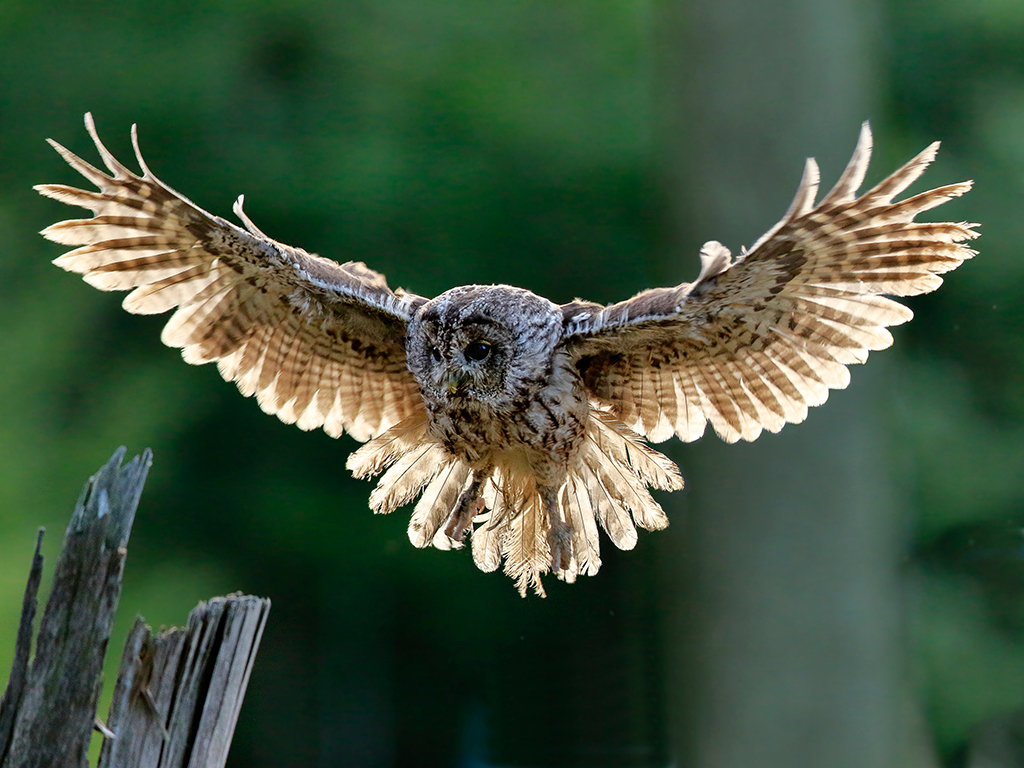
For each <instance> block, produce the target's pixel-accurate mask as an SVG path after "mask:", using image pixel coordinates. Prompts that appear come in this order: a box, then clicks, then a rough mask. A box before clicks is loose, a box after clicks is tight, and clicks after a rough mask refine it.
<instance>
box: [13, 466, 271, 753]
mask: <svg viewBox="0 0 1024 768" xmlns="http://www.w3.org/2000/svg"><path fill="white" fill-rule="evenodd" d="M124 455H125V450H124V448H119V449H118V450H117V451H115V452H114V455H113V456H112V457H111V459H110V461H109V462H107V464H106V465H104V466H103V467H102V468H101V469H100V470H99V472H97V473H96V475H94V476H93V477H92V478H90V479H89V482H87V483H86V484H85V487H84V488H83V489H82V494H81V496H80V497H79V499H78V504H77V505H76V507H75V511H74V513H73V514H72V516H71V522H70V524H69V525H68V528H67V532H66V533H65V535H64V546H63V549H62V551H61V554H60V556H59V558H58V560H57V567H56V570H55V574H54V580H53V587H52V589H51V592H50V596H49V599H48V601H47V605H46V610H45V612H44V614H43V618H42V621H41V622H40V626H39V634H38V637H37V638H36V648H35V655H34V657H33V656H32V624H33V621H34V619H35V614H36V596H37V593H38V590H39V583H40V580H41V577H42V571H43V557H42V555H41V554H40V550H41V545H42V538H43V532H42V531H40V532H39V538H38V541H37V543H36V551H35V556H34V557H33V560H32V566H31V569H30V573H29V578H28V585H27V587H26V590H25V597H24V601H23V605H22V612H21V621H20V624H19V628H18V635H17V644H16V646H15V653H14V661H13V664H12V667H11V676H10V680H9V682H8V686H7V690H6V692H5V693H4V696H3V699H2V700H0V768H43V767H44V766H55V765H59V766H69V767H71V766H81V767H82V768H84V766H86V765H87V754H88V749H89V743H90V739H91V737H92V733H93V730H94V729H95V730H97V731H99V732H100V733H102V734H103V736H104V743H103V747H102V750H101V754H100V760H99V764H98V765H99V767H100V768H127V767H128V766H133V767H134V766H139V765H145V766H147V768H149V767H150V766H151V767H152V768H171V767H172V766H173V767H174V768H178V767H179V766H180V767H181V768H185V766H203V767H204V768H218V767H220V766H223V765H224V763H225V761H226V760H227V754H228V748H229V747H230V745H231V737H232V734H233V733H234V728H235V723H236V722H237V720H238V712H239V709H240V708H241V704H242V698H243V697H244V695H245V688H246V685H247V683H248V681H249V673H250V672H251V670H252V666H253V662H254V660H255V658H256V652H257V650H258V648H259V643H260V638H261V636H262V634H263V627H264V626H265V624H266V621H267V614H268V612H269V610H270V601H269V600H267V599H265V598H258V597H251V596H247V595H229V596H227V597H218V598H214V599H213V600H211V601H209V602H208V603H200V605H199V606H197V607H196V608H195V609H194V610H193V611H192V612H191V613H190V614H189V618H188V625H187V627H185V628H184V629H180V628H174V629H170V630H165V631H162V632H160V633H159V634H157V635H156V636H153V635H152V633H151V631H150V629H149V627H147V626H146V625H145V623H144V622H143V621H142V619H137V620H136V622H135V626H134V627H133V628H132V631H131V633H130V634H129V637H128V642H127V644H126V647H125V653H124V656H123V658H122V660H121V667H120V672H119V674H118V679H117V684H116V687H115V689H114V697H113V701H112V703H111V708H110V714H109V717H108V719H107V722H106V723H103V722H102V721H100V719H99V718H98V717H97V716H96V705H97V700H98V698H99V694H100V689H101V687H102V671H103V658H104V656H105V654H106V648H107V642H108V640H109V639H110V631H111V627H112V626H113V621H114V614H115V613H116V611H117V604H118V600H119V599H120V596H121V579H122V576H123V574H124V565H125V559H126V557H127V545H128V537H129V536H130V534H131V527H132V522H133V521H134V518H135V509H136V507H137V505H138V502H139V497H140V495H141V493H142V486H143V484H144V482H145V479H146V474H147V472H148V470H149V466H150V464H151V462H152V454H151V453H150V452H149V451H148V450H147V451H145V452H144V453H143V454H142V456H137V457H135V458H134V459H132V461H130V462H129V463H128V464H126V465H125V466H123V467H122V466H121V461H122V460H123V458H124Z"/></svg>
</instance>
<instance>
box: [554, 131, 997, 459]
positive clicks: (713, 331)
mask: <svg viewBox="0 0 1024 768" xmlns="http://www.w3.org/2000/svg"><path fill="white" fill-rule="evenodd" d="M937 151H938V143H937V142H936V143H934V144H931V145H930V146H928V147H927V148H926V149H925V150H924V151H923V152H921V153H920V154H918V155H917V156H916V157H914V158H913V159H911V160H910V162H908V163H906V164H905V165H904V166H903V167H901V168H900V169H899V170H897V171H896V172H895V173H893V174H891V175H890V176H888V177H887V178H885V179H883V180H882V181H881V182H880V183H878V184H877V185H875V186H874V187H872V188H871V189H870V190H868V191H867V192H865V193H864V194H863V195H861V196H860V197H858V196H857V189H858V188H859V187H860V185H861V184H862V183H863V181H864V176H865V173H866V171H867V165H868V161H869V159H870V156H871V131H870V129H869V127H868V125H867V124H866V123H865V124H864V125H863V126H862V128H861V133H860V138H859V140H858V142H857V148H856V149H855V150H854V154H853V157H852V158H851V160H850V163H849V164H848V165H847V167H846V169H845V170H844V171H843V173H842V175H841V176H840V177H839V180H838V181H837V182H836V185H835V186H834V187H833V188H832V189H831V191H829V192H828V194H826V195H825V197H824V198H823V199H822V200H821V202H820V203H818V204H817V205H815V203H814V198H815V195H816V192H817V189H818V176H819V174H818V168H817V165H816V164H815V163H814V161H813V160H808V162H807V164H806V166H805V168H804V173H803V177H802V178H801V180H800V184H799V186H798V188H797V193H796V195H795V196H794V198H793V202H792V203H791V204H790V206H789V209H788V210H787V211H786V213H785V215H784V216H783V217H782V220H781V221H779V223H778V224H776V225H775V226H774V227H772V228H771V229H770V230H768V232H766V233H765V234H764V235H762V236H761V237H760V238H759V239H758V240H757V241H756V242H755V243H754V245H753V246H752V247H751V249H750V250H749V251H743V252H742V253H741V254H740V256H739V257H738V258H737V259H736V260H735V261H731V260H730V258H731V257H730V255H729V251H728V250H727V249H726V248H725V247H724V246H723V245H721V244H720V243H716V242H709V243H707V244H705V246H704V247H703V248H702V249H701V272H700V275H699V276H698V278H697V280H696V281H695V282H693V283H683V284H681V285H678V286H675V287H674V288H655V289H652V290H648V291H644V292H643V293H641V294H638V295H637V296H634V297H633V298H632V299H629V300H627V301H624V302H620V303H618V304H612V305H610V306H607V307H603V308H602V307H600V306H598V305H595V304H591V303H588V302H584V301H579V300H577V301H575V302H572V303H571V304H567V305H564V306H563V307H562V310H563V317H564V320H565V336H564V339H565V342H564V343H565V344H566V346H567V348H568V349H569V350H570V351H571V353H572V354H573V356H574V359H575V361H576V364H577V367H578V369H579V371H580V374H581V377H582V379H583V381H584V384H585V385H586V386H587V388H588V390H589V392H590V394H591V396H592V397H593V398H594V401H595V402H596V404H597V406H598V407H599V408H601V409H602V410H604V411H606V412H608V413H610V414H611V415H613V416H615V417H617V418H619V419H621V420H622V421H623V422H625V424H626V425H627V426H628V427H630V428H631V429H633V430H635V431H637V432H639V433H641V434H642V435H645V436H647V437H648V438H649V439H651V440H655V441H660V440H665V439H667V438H668V437H669V436H671V435H672V434H673V433H674V434H676V435H678V436H679V437H680V438H681V439H683V440H688V441H689V440H695V439H697V438H698V437H700V436H701V435H702V434H703V432H704V429H705V426H706V424H707V423H708V422H710V423H711V425H712V426H713V427H714V428H715V431H716V432H717V433H718V434H719V435H720V436H721V437H722V438H723V439H725V440H727V441H729V442H733V441H735V440H739V439H743V440H753V439H755V438H756V437H757V436H758V435H759V434H760V433H761V431H762V430H769V431H771V432H777V431H778V430H779V429H781V428H782V426H783V425H784V424H785V423H787V422H798V421H802V420H803V419H804V418H805V417H806V415H807V407H808V406H814V405H820V404H821V403H823V402H825V400H826V399H827V397H828V392H829V390H830V389H841V388H843V387H845V386H846V385H847V384H848V383H849V371H848V369H847V366H848V365H852V364H854V363H863V362H864V361H865V360H866V359H867V356H868V353H869V352H870V351H873V350H878V349H885V348H887V347H889V346H890V345H891V344H892V340H893V339H892V334H891V333H890V332H889V331H888V330H887V328H888V326H892V325H899V324H900V323H904V322H906V321H908V320H909V319H910V318H911V317H912V316H913V314H912V313H911V311H910V310H909V309H907V308H906V307H904V306H903V305H902V304H899V303H897V302H895V301H893V300H892V299H889V298H886V297H885V296H883V295H882V294H887V295H892V296H912V295H916V294H919V293H926V292H928V291H933V290H935V289H936V288H937V287H938V286H939V285H941V283H942V278H941V277H940V275H942V274H944V273H946V272H949V271H950V270H952V269H955V268H956V267H958V266H959V265H960V264H962V263H963V262H964V261H965V260H966V259H969V258H971V257H972V256H974V255H975V251H974V250H972V249H971V248H969V247H968V246H967V245H966V243H967V242H968V241H970V240H972V239H973V238H975V237H976V236H977V232H976V231H975V230H974V227H976V226H977V225H976V224H968V223H964V222H959V223H957V222H937V223H932V222H917V221H915V217H916V216H917V215H919V214H921V213H923V212H924V211H928V210H930V209H932V208H935V207H937V206H939V205H942V204H943V203H945V202H947V201H948V200H950V199H952V198H954V197H959V196H960V195H962V194H964V193H965V192H967V191H968V190H969V189H970V187H971V182H963V183H959V184H948V185H945V186H942V187H937V188H936V189H932V190H929V191H926V192H922V193H920V194H917V195H913V196H911V197H908V198H906V199H904V200H901V201H896V202H894V201H893V199H894V198H895V197H896V196H897V195H899V194H900V193H902V192H903V191H904V190H906V189H907V188H908V187H909V186H910V185H911V184H912V183H913V182H914V181H916V180H917V179H918V178H919V177H920V176H921V174H922V173H923V172H924V171H925V169H926V168H927V167H928V164H929V163H931V161H932V160H934V159H935V155H936V152H937ZM668 382H672V385H671V386H669V384H668Z"/></svg>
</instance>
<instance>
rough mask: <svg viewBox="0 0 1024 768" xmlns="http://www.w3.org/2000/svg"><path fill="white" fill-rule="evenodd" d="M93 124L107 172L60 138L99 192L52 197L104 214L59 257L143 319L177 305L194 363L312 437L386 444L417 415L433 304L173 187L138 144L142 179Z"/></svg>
mask: <svg viewBox="0 0 1024 768" xmlns="http://www.w3.org/2000/svg"><path fill="white" fill-rule="evenodd" d="M85 124H86V129H87V130H88V132H89V135H90V136H91V137H92V140H93V143H94V144H95V145H96V150H97V152H98V153H99V155H100V158H101V159H102V161H103V164H104V165H105V166H106V168H107V171H108V172H107V173H105V172H103V171H101V170H99V169H98V168H96V167H95V166H93V165H91V164H89V163H88V162H86V161H85V160H83V159H81V158H80V157H78V156H77V155H75V154H74V153H72V152H70V151H69V150H67V149H65V148H64V147H62V146H61V145H59V144H57V143H56V142H53V141H51V142H50V144H51V145H52V146H53V147H54V149H56V150H57V152H59V153H60V155H61V157H63V158H64V159H65V160H66V161H67V163H68V164H69V165H70V166H71V167H72V168H74V169H75V170H76V171H78V172H79V173H80V174H82V176H84V177H85V178H86V179H87V180H88V181H90V182H91V183H93V184H95V185H96V186H97V187H98V188H99V192H91V191H87V190H81V189H76V188H74V187H70V186H66V185H63V184H44V185H40V186H38V187H36V189H37V190H38V191H39V192H40V193H41V194H43V195H45V196H47V197H51V198H53V199H55V200H58V201H60V202H63V203H67V204H69V205H75V206H80V207H83V208H87V209H89V210H91V211H92V213H93V217H92V218H87V219H69V220H67V221H62V222H58V223H56V224H54V225H52V226H50V227H48V228H47V229H45V230H44V231H43V234H44V235H45V236H46V237H47V238H49V239H50V240H53V241H55V242H57V243H61V244H63V245H69V246H78V247H77V248H74V249H73V250H71V251H69V252H67V253H65V254H64V255H63V256H60V257H58V258H57V259H56V260H55V262H54V263H55V264H57V265H58V266H59V267H61V268H63V269H66V270H68V271H70V272H77V273H79V274H81V275H82V276H83V278H84V279H85V281H86V282H88V283H90V284H91V285H93V286H95V287H96V288H99V289H100V290H104V291H124V290H129V291H131V293H129V294H128V296H127V297H126V298H125V300H124V304H123V306H124V308H125V309H126V310H127V311H129V312H132V313H135V314H157V313H162V312H167V311H169V310H172V309H173V310H175V311H174V314H173V315H171V318H170V319H169V320H168V322H167V325H166V326H165V327H164V330H163V333H162V335H161V339H162V340H163V342H164V343H165V344H167V345H168V346H171V347H178V348H181V350H182V356H183V357H184V359H185V360H186V361H187V362H189V363H194V364H201V363H210V362H216V363H217V367H218V370H219V371H220V373H221V375H222V376H223V377H224V378H225V379H227V380H229V381H234V382H235V383H236V384H237V385H238V388H239V390H240V391H241V392H242V393H243V394H245V395H256V397H257V400H258V401H259V404H260V407H261V408H263V409H264V410H265V411H267V412H268V413H276V414H277V415H278V416H279V417H280V418H281V419H283V420H284V421H286V422H296V423H298V424H299V426H301V427H302V428H303V429H313V428H316V427H323V428H324V430H325V431H327V432H328V434H331V435H333V436H338V435H340V434H342V433H343V432H345V431H347V432H350V433H351V434H352V435H353V436H354V437H356V438H357V439H360V440H366V439H368V438H371V437H374V436H376V435H378V434H380V433H382V432H384V431H386V430H387V429H389V428H390V427H391V426H393V425H394V424H396V423H398V422H399V421H401V420H402V419H404V418H406V417H408V416H410V415H411V414H413V413H414V412H416V411H418V410H422V408H423V406H422V402H421V399H420V395H419V389H418V387H417V385H416V382H415V380H414V379H413V378H412V374H411V373H410V372H409V371H408V369H407V368H406V365H405V346H404V337H405V331H406V327H407V325H408V322H409V320H410V319H411V317H412V315H413V313H414V312H415V310H416V308H417V307H418V306H419V305H420V304H422V303H423V302H424V301H425V299H423V298H421V297H418V296H414V295H412V294H407V293H404V292H402V291H399V292H394V291H392V290H391V289H390V288H388V286H387V283H386V282H385V280H384V278H383V276H381V275H380V274H378V273H376V272H374V271H373V270H371V269H369V268H367V267H366V266H365V265H363V264H361V263H358V262H348V263H346V264H337V263H335V262H333V261H330V260H328V259H323V258H321V257H319V256H315V255H313V254H309V253H306V252H305V251H303V250H301V249H298V248H292V247H290V246H287V245H284V244H282V243H278V242H276V241H274V240H271V239H270V238H268V237H266V235H264V234H263V233H262V232H260V230H259V229H257V228H256V226H255V225H254V224H253V223H252V221H250V220H249V218H248V216H246V215H245V214H244V212H243V211H242V208H241V202H242V200H241V198H239V201H238V202H237V203H236V204H235V208H234V210H235V212H236V214H237V215H238V216H239V218H240V219H241V220H242V223H243V224H244V225H245V227H246V228H245V229H243V228H241V227H237V226H235V225H234V224H231V223H230V222H228V221H226V220H224V219H222V218H220V217H217V216H213V215H211V214H209V213H207V212H206V211H203V210H202V209H201V208H199V207H198V206H196V205H194V204H193V203H192V202H191V201H189V200H188V199H187V198H185V197H183V196H182V195H180V194H178V193H177V192H175V191H174V190H173V189H171V188H170V187H168V186H167V185H166V184H164V183H163V182H161V181H160V180H159V179H157V178H156V176H154V175H153V173H152V172H151V171H150V170H149V168H148V167H147V166H146V163H145V161H144V160H143V159H142V154H141V152H140V151H139V146H138V137H137V133H136V131H135V129H134V127H133V129H132V143H133V145H134V148H135V155H136V159H137V160H138V163H139V166H140V167H141V168H142V171H143V174H142V175H141V176H139V175H136V174H135V173H133V172H132V171H130V170H128V168H126V167H125V166H124V165H122V164H121V163H120V162H118V160H117V159H116V158H114V156H113V155H112V154H111V153H110V152H109V151H108V150H107V148H106V147H105V146H104V145H103V143H102V142H101V141H100V139H99V136H98V135H97V133H96V128H95V126H94V124H93V120H92V116H91V115H86V118H85Z"/></svg>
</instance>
